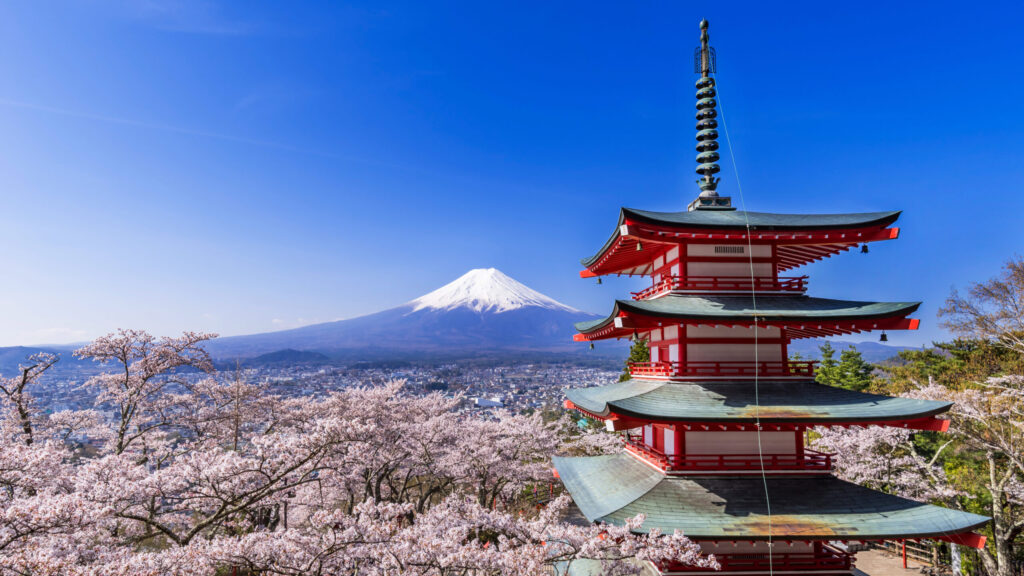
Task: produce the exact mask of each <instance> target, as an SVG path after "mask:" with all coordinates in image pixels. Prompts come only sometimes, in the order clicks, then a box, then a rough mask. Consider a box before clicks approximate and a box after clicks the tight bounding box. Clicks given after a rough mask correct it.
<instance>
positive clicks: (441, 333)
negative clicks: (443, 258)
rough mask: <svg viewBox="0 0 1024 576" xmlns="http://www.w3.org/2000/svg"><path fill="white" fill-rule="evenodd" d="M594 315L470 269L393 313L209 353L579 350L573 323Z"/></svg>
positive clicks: (216, 347)
mask: <svg viewBox="0 0 1024 576" xmlns="http://www.w3.org/2000/svg"><path fill="white" fill-rule="evenodd" d="M595 318H597V316H596V315H594V314H589V313H587V312H581V311H579V310H577V309H575V308H572V307H571V306H566V305H565V304H562V303H560V302H558V301H556V300H554V299H552V298H549V297H547V296H545V295H543V294H541V293H540V292H537V291H536V290H533V289H531V288H528V287H526V286H524V285H522V284H520V283H519V282H516V281H515V280H513V279H512V278H509V277H508V276H506V275H505V274H502V273H501V272H500V271H498V270H496V269H494V268H486V269H479V270H470V271H469V272H467V273H466V274H464V275H463V276H461V277H460V278H458V279H457V280H455V281H454V282H452V283H450V284H447V285H445V286H442V287H441V288H438V289H437V290H434V291H433V292H431V293H429V294H426V295H424V296H421V297H419V298H416V299H415V300H412V301H410V302H407V303H405V304H403V305H401V306H397V307H395V308H389V309H387V310H382V311H380V312H375V313H372V314H367V315H365V316H359V317H356V318H350V319H347V320H338V321H335V322H325V323H322V324H313V325H310V326H303V327H301V328H293V329H291V330H282V331H280V332H266V333H263V334H249V335H245V336H230V337H225V338H217V339H216V340H214V341H212V342H210V344H209V346H208V347H207V349H208V350H210V352H211V353H212V354H214V356H215V357H217V358H252V357H255V356H258V355H261V354H267V353H271V352H275V351H285V352H288V351H291V352H288V354H291V353H293V352H294V351H296V350H298V351H314V352H322V353H327V354H340V353H341V352H342V351H348V352H351V351H361V352H360V353H365V354H367V355H376V356H378V357H387V356H388V355H390V354H407V353H410V352H413V351H417V352H418V353H426V352H430V353H438V354H446V355H449V356H450V355H452V354H461V353H467V352H469V351H480V350H486V351H493V350H510V351H515V352H517V353H518V352H522V351H538V352H545V353H549V352H556V351H557V352H566V351H573V352H578V351H580V350H583V349H584V348H583V347H582V346H580V343H579V342H573V340H572V335H573V333H574V332H575V330H574V329H573V324H574V323H575V322H580V321H583V320H593V319H595ZM346 353H347V352H346ZM368 357H369V356H368Z"/></svg>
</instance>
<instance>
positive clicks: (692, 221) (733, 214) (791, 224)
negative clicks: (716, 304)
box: [620, 208, 900, 230]
mask: <svg viewBox="0 0 1024 576" xmlns="http://www.w3.org/2000/svg"><path fill="white" fill-rule="evenodd" d="M899 217H900V211H899V210H896V211H890V212H860V213H852V214H773V213H771V212H743V211H741V210H735V211H721V210H693V211H684V212H650V211H647V210H636V209H633V208H623V209H622V212H621V216H620V218H621V220H622V221H623V222H624V221H625V220H627V219H629V220H641V221H644V222H650V223H651V224H664V225H667V226H685V227H687V228H743V229H746V227H747V224H748V223H749V224H750V227H751V228H756V229H757V230H807V229H814V230H823V229H828V228H864V227H867V226H888V225H889V224H892V223H893V222H895V221H896V219H897V218H899Z"/></svg>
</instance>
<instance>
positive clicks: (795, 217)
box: [582, 208, 900, 266]
mask: <svg viewBox="0 0 1024 576" xmlns="http://www.w3.org/2000/svg"><path fill="white" fill-rule="evenodd" d="M899 216H900V212H899V211H895V212H864V213H858V214H771V213H769V212H743V211H738V210H737V211H721V210H693V211H689V212H648V211H646V210H634V209H632V208H622V210H621V211H620V212H619V225H620V226H621V225H622V224H623V223H625V221H626V220H627V219H629V220H634V221H642V222H647V223H650V224H656V225H661V226H668V227H679V228H707V229H716V230H741V229H742V230H746V228H747V224H748V221H749V224H750V228H751V230H757V231H759V232H767V231H774V230H780V231H781V230H788V231H793V230H828V229H837V228H864V227H868V226H879V227H881V226H888V225H889V224H892V223H893V222H895V221H896V219H897V218H899ZM618 237H619V226H616V227H615V232H614V233H613V234H612V236H611V238H609V239H608V241H607V242H605V244H604V246H603V247H602V248H601V250H600V251H599V252H598V253H597V254H595V255H594V256H591V257H590V258H584V259H583V260H582V262H583V265H584V266H590V265H591V264H593V263H594V262H596V261H597V259H598V258H599V257H600V256H601V254H604V252H605V251H606V250H608V249H609V248H611V246H612V245H613V244H614V243H615V240H616V239H617V238H618Z"/></svg>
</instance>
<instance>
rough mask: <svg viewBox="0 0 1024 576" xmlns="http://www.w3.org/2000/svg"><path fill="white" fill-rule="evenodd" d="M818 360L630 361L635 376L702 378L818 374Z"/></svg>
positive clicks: (631, 371) (811, 376)
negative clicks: (816, 366) (815, 369)
mask: <svg viewBox="0 0 1024 576" xmlns="http://www.w3.org/2000/svg"><path fill="white" fill-rule="evenodd" d="M816 364H817V362H816V361H813V360H811V361H803V360H801V361H795V360H790V361H788V362H630V363H629V373H630V375H632V376H661V377H683V378H700V377H709V376H710V377H714V376H736V377H743V376H749V377H753V376H758V377H768V378H771V377H782V376H804V377H807V378H813V377H814V367H815V365H816Z"/></svg>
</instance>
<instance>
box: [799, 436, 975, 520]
mask: <svg viewBox="0 0 1024 576" xmlns="http://www.w3.org/2000/svg"><path fill="white" fill-rule="evenodd" d="M913 434H914V432H913V431H912V430H907V429H904V428H890V427H885V426H868V427H863V428H858V427H854V428H817V429H815V435H816V436H817V438H816V439H815V440H814V445H815V446H816V447H818V448H820V449H822V450H824V451H826V452H831V453H833V454H834V456H833V464H834V467H835V468H834V469H835V474H836V476H838V477H840V478H843V479H844V480H849V481H850V482H855V483H857V484H862V485H864V486H868V487H870V488H874V489H876V490H882V491H884V492H889V493H891V494H897V495H899V496H903V497H904V498H910V499H913V500H920V501H940V502H944V503H947V504H949V503H951V501H952V499H953V498H954V497H956V496H957V495H958V492H957V491H956V490H954V489H953V488H952V487H951V486H950V484H949V481H948V480H947V478H946V474H945V472H944V471H943V469H942V467H941V466H940V465H939V464H938V463H937V462H938V460H939V457H940V456H941V455H942V452H943V450H945V449H946V447H948V446H949V445H950V444H951V443H952V442H953V440H946V441H945V442H944V443H943V445H942V446H940V448H939V449H938V450H937V451H936V452H935V454H934V455H933V456H932V457H931V458H925V457H924V456H922V455H921V454H919V453H918V451H917V449H916V448H915V447H914V444H913V442H912V441H911V438H912V437H913Z"/></svg>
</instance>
